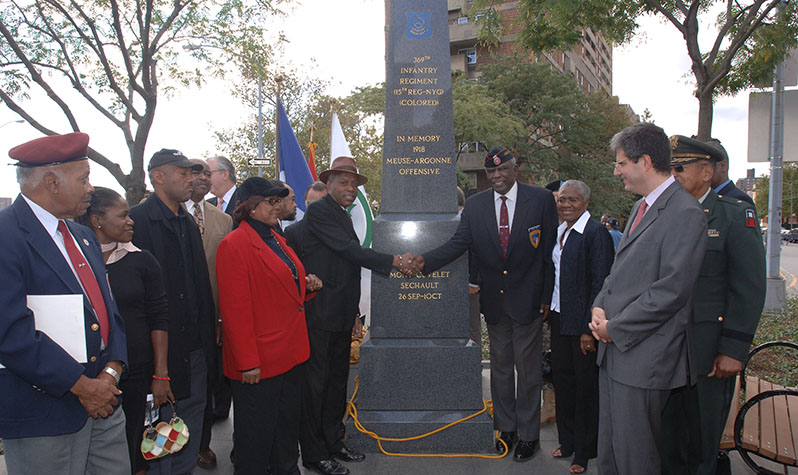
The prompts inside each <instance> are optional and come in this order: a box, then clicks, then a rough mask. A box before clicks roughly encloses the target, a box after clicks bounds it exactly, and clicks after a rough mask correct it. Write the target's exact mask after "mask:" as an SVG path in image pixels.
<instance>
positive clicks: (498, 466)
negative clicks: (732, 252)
mask: <svg viewBox="0 0 798 475" xmlns="http://www.w3.org/2000/svg"><path fill="white" fill-rule="evenodd" d="M795 250H796V253H795V255H796V258H797V259H796V261H797V262H798V246H795ZM797 270H798V269H797ZM489 374H490V372H489V370H487V369H485V370H483V372H482V381H483V393H484V396H485V397H486V398H488V399H489V398H490V382H489ZM355 375H357V367H356V366H353V367H352V372H351V377H352V380H351V381H350V385H349V388H350V393H351V391H352V389H353V387H354V384H353V379H354V376H355ZM385 435H386V436H389V435H390V434H385ZM540 445H541V451H540V452H539V453H538V454H537V456H536V457H535V458H533V459H532V460H530V461H528V462H524V463H518V462H514V461H513V460H512V457H505V458H502V459H498V460H490V459H479V458H442V457H424V458H409V457H391V456H387V455H382V454H367V456H366V460H365V461H364V462H361V463H347V464H346V466H347V467H349V469H350V470H351V472H352V475H374V474H380V475H404V474H423V475H426V474H435V475H492V474H496V473H501V474H506V475H516V474H518V475H521V474H523V475H529V474H541V475H548V474H563V475H565V474H568V469H569V467H570V460H556V459H553V458H552V457H551V451H552V450H554V449H555V448H557V446H558V445H559V444H558V443H557V429H556V424H554V423H549V424H546V425H544V426H543V427H541V433H540ZM232 446H233V422H232V417H231V418H229V419H227V420H224V421H220V422H217V423H216V424H215V425H214V426H213V439H212V441H211V448H212V449H213V450H214V452H216V455H217V457H218V466H217V467H216V468H215V469H213V470H203V469H200V468H199V467H198V468H196V469H194V474H195V475H204V474H207V475H228V474H232V473H233V465H232V463H231V462H230V457H229V454H230V449H231V448H232ZM386 448H387V449H388V450H391V451H396V452H401V445H400V444H394V445H387V444H386ZM488 454H489V455H492V452H490V453H488ZM299 469H300V472H301V473H302V474H303V475H305V474H308V475H310V474H313V473H314V472H311V471H308V470H306V469H305V468H304V467H302V466H301V461H300V466H299ZM586 473H587V474H588V475H595V474H597V473H598V470H597V469H596V461H595V460H591V461H590V464H589V466H588V470H587V472H586ZM732 473H734V474H735V475H738V474H739V475H742V474H750V473H753V472H752V471H751V470H749V469H748V468H747V467H746V466H745V464H744V463H743V462H742V460H741V459H740V457H739V456H738V455H737V454H736V453H735V452H733V453H732ZM790 473H794V472H790ZM0 475H7V471H6V467H5V460H4V457H2V456H0Z"/></svg>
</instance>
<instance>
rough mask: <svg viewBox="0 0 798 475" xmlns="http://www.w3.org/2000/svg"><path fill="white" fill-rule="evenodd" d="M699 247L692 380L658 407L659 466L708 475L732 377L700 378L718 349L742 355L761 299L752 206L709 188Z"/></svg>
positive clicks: (761, 254)
mask: <svg viewBox="0 0 798 475" xmlns="http://www.w3.org/2000/svg"><path fill="white" fill-rule="evenodd" d="M702 206H703V207H704V212H705V213H707V218H708V223H707V248H706V254H705V255H704V260H703V262H702V264H701V273H700V275H699V277H698V283H697V284H696V292H695V295H694V297H693V315H692V321H691V325H690V329H689V337H690V341H691V345H690V348H691V350H692V356H693V361H694V362H695V368H696V371H697V373H698V383H697V384H696V385H695V386H693V387H690V388H683V389H681V390H677V391H675V392H674V393H673V394H672V395H671V398H670V399H669V401H668V404H667V406H666V408H665V412H664V413H663V432H662V444H661V447H662V454H661V455H662V469H663V473H680V474H681V473H691V474H696V473H698V474H713V475H714V474H715V469H716V467H715V466H716V462H717V456H718V446H719V445H720V439H721V436H722V433H723V428H724V426H725V423H726V418H727V416H728V413H729V405H730V403H731V400H732V397H733V392H734V378H726V379H718V378H714V377H713V378H708V377H707V375H708V374H709V373H710V372H712V369H713V363H714V360H715V357H716V356H717V355H718V354H719V353H721V354H724V355H727V356H730V357H732V358H734V359H736V360H739V361H743V362H744V361H745V360H746V359H747V357H748V351H749V349H750V347H751V341H752V340H753V338H754V333H755V332H756V328H757V325H758V324H759V317H760V315H761V313H762V306H763V305H764V302H765V285H766V279H765V250H764V246H763V245H762V238H761V233H760V230H759V225H758V222H757V219H756V212H755V211H754V209H753V207H752V206H751V205H750V204H748V203H746V202H743V201H740V200H737V199H733V198H727V197H722V196H718V195H717V194H716V193H715V192H714V191H712V190H711V189H710V190H709V194H708V195H706V197H705V198H704V201H703V203H702Z"/></svg>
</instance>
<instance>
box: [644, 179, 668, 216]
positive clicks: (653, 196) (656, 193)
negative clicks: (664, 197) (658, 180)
mask: <svg viewBox="0 0 798 475" xmlns="http://www.w3.org/2000/svg"><path fill="white" fill-rule="evenodd" d="M674 181H676V179H675V178H674V177H673V175H670V176H669V177H668V179H667V180H665V181H663V182H662V184H661V185H659V186H658V187H656V188H654V189H653V190H652V191H651V193H649V194H647V195H646V197H645V198H643V199H644V200H645V201H646V205H647V206H648V207H647V208H646V213H648V210H650V209H651V206H653V205H654V203H655V202H656V201H657V198H659V197H660V195H661V194H662V192H664V191H665V189H666V188H667V187H669V186H671V183H673V182H674ZM646 213H643V216H645V215H646Z"/></svg>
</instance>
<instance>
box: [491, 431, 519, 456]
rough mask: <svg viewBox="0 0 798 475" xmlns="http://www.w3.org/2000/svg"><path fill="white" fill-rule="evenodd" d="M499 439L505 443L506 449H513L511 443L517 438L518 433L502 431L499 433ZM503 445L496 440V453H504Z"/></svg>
mask: <svg viewBox="0 0 798 475" xmlns="http://www.w3.org/2000/svg"><path fill="white" fill-rule="evenodd" d="M499 439H501V440H503V441H504V443H505V444H507V450H513V444H514V443H515V442H516V441H517V440H518V435H517V434H516V433H515V432H502V433H500V434H499ZM504 450H505V449H504V445H503V444H502V443H501V442H499V441H498V439H497V440H496V453H497V454H499V455H501V454H504Z"/></svg>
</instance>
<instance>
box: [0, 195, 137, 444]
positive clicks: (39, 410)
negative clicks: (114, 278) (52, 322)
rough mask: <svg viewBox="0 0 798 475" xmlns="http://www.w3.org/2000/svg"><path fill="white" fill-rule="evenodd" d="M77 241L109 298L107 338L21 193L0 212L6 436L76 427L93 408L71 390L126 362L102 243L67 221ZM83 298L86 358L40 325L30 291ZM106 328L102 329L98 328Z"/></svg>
mask: <svg viewBox="0 0 798 475" xmlns="http://www.w3.org/2000/svg"><path fill="white" fill-rule="evenodd" d="M67 227H68V228H69V231H70V232H71V233H72V235H73V236H74V237H75V243H76V245H77V246H78V247H80V249H81V251H82V252H83V255H84V256H86V260H87V261H88V263H89V266H91V269H92V271H93V272H94V276H95V277H96V278H97V284H99V286H100V291H101V292H102V295H103V300H104V301H105V307H106V309H107V311H108V323H109V325H110V328H109V330H110V331H109V335H108V345H107V348H106V349H105V350H104V351H100V345H101V343H102V338H101V337H100V332H99V331H98V330H95V329H94V328H92V325H95V324H98V323H99V322H98V321H97V317H96V316H95V315H94V311H93V310H92V308H91V303H90V302H89V299H88V297H86V296H85V294H83V289H82V288H81V285H80V283H79V282H78V279H77V278H76V277H75V274H74V273H73V272H72V269H70V267H69V264H68V263H67V261H66V259H64V256H63V254H61V252H60V251H59V250H58V247H57V246H56V245H55V243H54V242H53V240H52V238H51V237H50V235H49V234H48V233H47V231H46V230H45V229H44V227H43V226H42V225H41V223H40V222H39V220H38V218H36V215H35V214H33V210H31V209H30V206H28V203H26V202H25V200H24V198H22V196H19V197H18V198H17V199H16V200H15V201H14V204H13V205H11V207H9V208H7V209H4V210H2V211H0V237H2V243H3V244H2V247H0V280H1V281H2V283H3V284H2V285H0V308H2V309H3V310H2V313H0V364H3V365H4V366H5V368H3V369H0V437H3V438H16V437H38V436H53V435H61V434H68V433H72V432H76V431H77V430H79V429H80V428H81V427H83V425H84V424H85V423H86V418H87V417H88V414H87V413H86V410H85V409H84V408H83V405H81V403H80V401H79V400H78V398H77V396H75V395H73V394H72V393H70V392H69V389H70V388H71V387H72V385H74V384H75V382H76V381H77V380H78V378H80V376H81V375H86V376H87V377H89V378H94V377H96V376H97V375H98V374H99V373H100V371H102V369H103V368H104V367H105V364H106V363H107V362H108V361H115V360H118V361H122V362H123V363H125V364H127V346H126V343H125V330H124V328H125V325H124V321H123V320H122V317H121V316H120V315H119V312H118V311H117V308H116V303H115V302H114V301H113V298H112V296H111V293H110V290H109V289H108V278H107V273H106V271H105V264H104V262H103V257H102V254H101V252H100V244H99V242H98V241H97V238H96V237H95V236H94V233H93V232H91V231H90V230H89V229H88V228H86V227H84V226H81V225H79V224H75V223H73V222H71V221H67ZM69 294H72V295H74V294H79V295H84V297H83V309H84V312H83V316H84V324H85V332H86V352H87V355H88V357H89V362H88V363H85V364H80V363H78V362H77V361H75V360H74V359H73V358H72V357H71V356H69V354H67V353H66V352H65V351H64V350H63V349H62V348H61V347H60V346H59V345H58V344H57V343H55V342H54V341H53V340H51V339H50V338H49V337H48V336H47V335H46V334H44V333H40V332H37V331H36V328H35V327H34V319H35V318H36V316H35V315H34V314H33V312H31V310H30V309H28V307H27V303H26V296H28V295H69ZM98 329H99V328H98Z"/></svg>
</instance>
